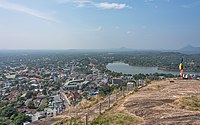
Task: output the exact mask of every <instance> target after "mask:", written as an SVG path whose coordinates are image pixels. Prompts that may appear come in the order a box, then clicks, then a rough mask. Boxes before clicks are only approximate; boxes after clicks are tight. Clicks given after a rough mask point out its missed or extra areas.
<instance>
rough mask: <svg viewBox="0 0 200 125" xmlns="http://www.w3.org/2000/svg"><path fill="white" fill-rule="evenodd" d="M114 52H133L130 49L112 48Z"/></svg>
mask: <svg viewBox="0 0 200 125" xmlns="http://www.w3.org/2000/svg"><path fill="white" fill-rule="evenodd" d="M112 50H114V51H133V49H131V48H126V47H121V48H113V49H112Z"/></svg>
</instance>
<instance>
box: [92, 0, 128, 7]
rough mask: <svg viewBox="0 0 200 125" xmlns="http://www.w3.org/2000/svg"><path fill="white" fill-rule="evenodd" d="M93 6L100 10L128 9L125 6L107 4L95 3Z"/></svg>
mask: <svg viewBox="0 0 200 125" xmlns="http://www.w3.org/2000/svg"><path fill="white" fill-rule="evenodd" d="M95 6H96V7H97V8H100V9H124V8H127V7H128V6H127V5H126V4H119V3H108V2H103V3H97V4H95Z"/></svg>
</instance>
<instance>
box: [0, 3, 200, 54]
mask: <svg viewBox="0 0 200 125" xmlns="http://www.w3.org/2000/svg"><path fill="white" fill-rule="evenodd" d="M199 11H200V0H135V1H133V0H48V1H47V0H34V1H27V0H20V1H16V0H0V16H1V20H0V24H1V25H0V50H68V49H86V50H87V49H89V50H91V49H112V48H121V47H127V48H131V49H135V50H177V49H180V48H182V47H185V46H187V45H192V46H195V47H196V46H200V37H199V34H200V30H199V29H200V14H199V13H198V12H199Z"/></svg>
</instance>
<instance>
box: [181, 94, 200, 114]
mask: <svg viewBox="0 0 200 125" xmlns="http://www.w3.org/2000/svg"><path fill="white" fill-rule="evenodd" d="M178 106H179V107H180V108H183V109H188V110H198V111H200V96H187V97H182V98H181V99H180V100H179V102H178Z"/></svg>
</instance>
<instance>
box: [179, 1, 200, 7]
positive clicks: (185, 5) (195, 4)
mask: <svg viewBox="0 0 200 125" xmlns="http://www.w3.org/2000/svg"><path fill="white" fill-rule="evenodd" d="M197 6H200V0H198V1H195V2H191V3H189V4H183V5H181V7H182V8H192V7H197Z"/></svg>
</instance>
